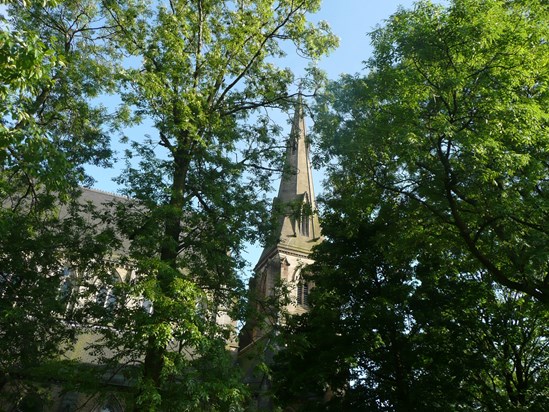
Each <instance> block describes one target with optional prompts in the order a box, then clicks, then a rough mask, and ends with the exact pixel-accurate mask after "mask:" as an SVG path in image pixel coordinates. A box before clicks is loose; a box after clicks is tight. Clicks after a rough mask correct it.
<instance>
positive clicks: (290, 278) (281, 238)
mask: <svg viewBox="0 0 549 412" xmlns="http://www.w3.org/2000/svg"><path fill="white" fill-rule="evenodd" d="M316 211H317V208H316V201H315V193H314V186H313V176H312V171H311V163H310V160H309V144H308V142H307V139H306V133H305V120H304V115H303V107H302V105H301V104H299V105H298V106H297V108H296V112H295V114H294V119H293V123H292V128H291V132H290V136H289V138H288V141H287V144H286V160H285V167H284V171H283V173H282V179H281V181H280V187H279V190H278V196H277V197H276V198H275V199H274V200H273V214H274V216H273V217H274V218H276V219H277V224H276V226H275V232H274V236H272V239H273V241H272V243H271V244H268V245H267V246H266V247H265V249H264V250H263V253H262V254H261V257H260V258H259V260H258V262H257V264H256V266H255V269H254V272H255V276H254V277H253V278H252V280H251V281H250V292H251V298H252V299H256V300H257V301H258V302H261V301H263V302H268V301H269V299H271V300H272V299H276V293H277V292H276V291H277V286H279V285H282V286H283V287H285V288H286V290H287V291H288V296H287V304H285V305H284V306H283V307H281V308H280V307H279V309H280V310H282V311H284V312H287V313H289V314H301V313H304V312H305V311H307V297H308V293H309V290H310V288H311V286H312V284H310V283H308V282H307V281H306V280H304V279H303V278H302V277H301V270H302V269H303V267H305V266H307V265H309V264H311V263H312V262H313V261H312V260H311V259H310V257H309V256H310V254H311V251H312V248H313V247H314V246H315V245H317V244H318V243H319V242H320V241H321V237H320V224H319V221H318V215H317V213H316ZM257 307H258V312H261V311H264V310H265V309H264V308H265V307H268V304H267V305H265V306H263V307H262V305H261V303H259V304H258V305H257ZM267 310H268V309H267ZM260 315H261V314H260ZM262 315H264V319H263V321H262V322H261V324H260V322H258V321H257V320H256V321H254V320H253V319H250V320H249V321H248V322H247V323H246V325H245V327H244V328H243V330H242V332H241V335H240V344H239V346H240V353H241V354H242V353H245V352H247V351H250V350H251V349H252V347H253V346H255V344H256V343H257V342H259V341H261V340H262V339H264V338H265V336H266V335H267V334H268V332H269V329H270V327H269V322H276V321H277V320H276V314H268V313H263V314H262Z"/></svg>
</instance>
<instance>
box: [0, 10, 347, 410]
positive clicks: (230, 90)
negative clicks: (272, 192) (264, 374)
mask: <svg viewBox="0 0 549 412" xmlns="http://www.w3.org/2000/svg"><path fill="white" fill-rule="evenodd" d="M319 4H320V2H319V1H318V0H300V1H289V0H280V1H274V0H254V1H249V0H238V1H217V0H215V1H214V0H195V1H169V2H168V1H165V2H164V1H160V2H158V1H150V2H149V1H141V0H135V1H134V0H127V1H95V0H86V1H67V2H24V1H22V2H13V3H12V4H10V5H9V6H8V11H9V15H10V20H9V22H8V24H9V26H6V27H5V28H4V31H3V32H2V36H3V37H2V40H3V39H4V38H6V39H7V42H3V43H1V44H2V48H1V49H0V52H1V53H2V55H1V56H0V57H2V60H1V61H0V62H1V63H2V64H4V63H5V67H3V69H5V70H3V71H2V75H3V76H4V74H5V76H6V79H7V81H4V79H2V89H1V90H0V93H2V97H4V98H5V99H4V102H5V103H2V104H4V106H3V107H2V110H3V112H2V130H1V131H2V139H3V140H4V138H5V139H6V141H7V143H6V145H4V144H3V145H2V153H1V156H2V158H1V160H2V161H3V164H2V179H4V180H2V187H1V188H0V189H1V190H3V191H4V192H2V196H3V199H4V198H8V197H9V196H10V195H11V194H13V195H14V196H15V198H16V199H20V198H25V199H26V198H29V199H31V198H32V201H29V202H23V203H21V205H23V206H24V207H22V208H20V209H18V208H17V207H15V208H13V210H12V211H11V212H10V213H14V218H13V219H12V218H11V217H10V216H8V215H3V216H2V217H3V220H2V224H3V226H2V227H3V228H6V236H5V237H3V238H2V241H4V239H5V240H6V242H10V243H9V246H10V248H7V246H8V245H7V246H6V248H5V250H4V251H2V255H1V256H2V259H3V260H6V261H7V260H9V259H13V257H14V256H16V255H18V254H20V255H24V256H26V255H29V256H32V257H33V258H35V260H33V261H32V266H29V267H28V268H26V269H25V271H23V270H22V269H21V268H20V267H19V266H15V265H13V266H4V268H6V276H5V277H6V282H4V283H3V284H2V286H3V288H4V287H5V288H7V286H8V285H10V286H11V283H10V281H9V280H10V279H11V278H10V279H8V277H10V276H11V275H12V274H13V273H15V272H17V274H18V276H21V277H24V278H25V279H30V278H31V277H32V278H33V279H34V278H36V279H37V280H36V282H30V283H29V282H27V283H25V285H27V286H28V290H27V289H25V290H24V291H23V290H20V291H19V292H17V293H18V295H17V296H20V297H22V298H23V297H24V299H27V300H28V299H30V298H31V297H32V296H41V297H42V298H43V299H44V300H46V299H47V301H48V302H47V303H48V305H49V306H47V305H46V302H42V301H40V302H37V308H40V310H43V312H42V313H43V315H44V316H40V317H38V316H34V314H33V313H30V312H28V311H27V312H25V313H22V314H21V316H19V317H18V318H17V319H15V318H13V316H15V315H13V314H14V313H18V312H17V311H16V310H15V309H14V310H11V309H10V307H9V305H8V306H6V307H4V306H3V307H2V313H3V314H6V315H9V316H11V318H10V319H12V318H13V319H15V320H13V322H11V321H10V322H11V323H10V325H12V326H13V328H14V329H13V330H15V331H17V330H19V328H22V327H24V324H25V322H24V321H23V320H31V319H32V321H33V322H35V323H37V324H40V327H43V328H50V327H49V326H47V325H46V326H44V325H42V323H43V322H45V318H48V319H55V320H56V322H57V323H56V325H57V324H58V325H59V327H62V328H65V327H66V326H67V319H66V317H70V320H71V322H74V323H71V325H72V326H74V328H73V330H69V331H68V332H70V333H69V334H68V335H67V336H66V337H65V336H64V335H61V334H59V335H58V336H59V337H58V339H57V340H52V341H51V345H50V346H51V347H52V348H56V349H55V350H54V351H53V352H51V353H50V352H45V351H42V353H41V354H40V355H41V359H42V358H44V359H51V358H52V357H53V356H54V355H55V353H57V352H62V351H63V350H64V349H66V347H65V346H60V345H59V344H60V343H61V342H65V343H67V344H68V343H70V342H71V339H73V338H74V335H75V334H78V333H81V332H83V331H84V332H86V333H88V334H90V335H84V338H85V339H88V342H87V343H88V345H87V347H86V348H80V347H79V351H81V352H79V353H88V354H90V353H91V354H92V355H93V357H94V358H95V360H96V361H99V363H101V364H103V365H105V366H107V369H106V370H100V371H99V375H100V376H103V377H104V376H108V374H110V376H111V377H112V378H114V377H115V376H116V377H117V379H124V382H126V383H127V385H126V386H127V387H129V388H130V389H128V388H126V389H123V391H126V392H131V393H130V396H128V397H127V399H129V400H128V402H133V403H134V404H135V408H136V410H147V411H150V410H155V409H159V408H162V409H164V410H172V409H174V410H175V409H177V410H229V409H231V408H233V409H238V408H239V407H240V406H239V405H241V404H242V402H243V400H244V398H245V396H246V389H245V387H244V385H243V384H242V383H241V379H240V375H239V372H238V370H237V369H236V368H234V365H233V360H232V359H231V358H230V356H229V353H228V351H226V348H225V346H226V344H227V342H228V341H229V342H230V340H231V338H230V335H231V334H234V332H235V331H234V324H233V323H228V322H227V321H226V322H225V324H221V325H220V324H219V322H217V320H219V318H222V317H225V319H227V316H226V315H232V316H233V319H237V318H238V313H237V311H238V310H239V307H237V306H236V305H237V304H239V303H241V300H242V292H243V285H242V284H241V280H240V277H239V275H240V271H241V269H242V266H243V261H242V258H241V256H240V251H241V250H242V245H243V242H246V241H250V240H255V239H258V238H259V236H260V234H259V229H263V228H264V226H266V224H265V223H264V222H266V221H268V219H266V218H265V216H266V206H267V202H266V199H265V198H264V197H263V191H264V190H265V189H267V188H268V186H269V180H270V179H269V177H270V176H269V173H270V171H271V170H272V169H273V168H276V167H278V161H279V158H280V157H281V156H280V152H281V149H282V146H283V145H282V144H281V142H280V141H278V132H279V131H280V128H279V127H278V126H276V125H273V124H272V121H271V120H270V118H269V117H268V114H267V111H265V109H281V110H286V109H288V108H290V107H292V106H293V105H294V104H295V101H296V96H297V90H296V89H297V85H296V83H298V81H297V80H299V83H300V87H301V89H302V92H303V93H305V94H306V93H308V91H311V90H314V89H315V88H316V87H317V83H318V81H319V80H320V78H321V76H320V73H319V72H318V71H317V70H316V69H315V68H314V66H313V65H311V67H310V68H309V69H308V71H307V74H306V75H305V78H303V79H295V78H294V75H293V74H292V72H291V70H289V69H287V68H280V67H278V66H277V65H276V61H277V59H278V58H280V57H283V55H284V54H285V52H284V48H288V47H289V48H291V49H293V50H295V49H296V50H297V51H298V52H299V54H300V55H302V56H304V57H305V58H307V59H310V60H311V61H312V62H314V60H316V59H317V58H318V57H320V56H321V55H323V54H325V53H326V52H327V51H328V50H329V49H331V48H333V47H334V46H335V44H336V42H337V41H336V38H335V37H334V36H333V35H332V34H331V32H330V30H329V28H328V27H327V25H326V24H325V23H318V24H316V25H314V24H311V23H309V22H308V21H307V14H308V13H312V12H315V11H316V10H318V8H319ZM13 30H14V31H13ZM284 44H286V46H284ZM107 96H110V99H111V101H116V102H117V103H116V104H117V107H116V108H112V107H111V108H109V109H107V108H105V107H103V106H101V105H100V104H96V103H97V102H98V101H100V100H106V97H107ZM126 126H141V127H134V128H131V129H128V131H127V133H126V134H127V136H125V137H124V138H123V143H124V144H127V147H128V150H127V151H126V152H125V157H126V160H127V163H126V164H127V167H126V169H125V171H124V172H123V173H122V175H121V176H120V178H119V180H118V183H119V184H120V185H121V187H123V193H124V194H125V195H128V196H130V197H131V198H132V199H133V200H132V201H130V200H126V201H123V202H119V203H118V204H112V205H103V206H101V207H99V208H98V209H95V210H94V208H93V207H92V206H91V205H80V207H82V206H83V207H84V208H86V211H85V216H87V218H86V219H84V221H79V220H78V219H77V217H78V216H82V214H81V212H80V214H79V212H78V211H75V214H74V215H71V218H68V217H67V215H65V219H64V220H62V221H59V220H58V214H57V212H58V211H59V210H62V211H65V210H70V211H72V210H73V208H78V205H77V204H76V205H72V206H71V207H68V206H67V207H65V206H63V207H61V208H60V206H61V204H62V203H63V202H64V201H65V200H70V199H73V198H75V195H74V194H73V193H74V189H75V188H76V187H77V185H79V184H85V183H89V181H90V178H88V177H86V176H85V174H84V170H85V167H84V166H85V165H86V164H96V165H99V166H104V165H107V164H108V163H109V162H111V161H112V160H113V157H112V153H111V152H110V150H109V144H110V143H111V141H112V140H113V139H114V138H115V137H117V133H118V130H121V128H123V127H126ZM2 143H4V141H3V142H2ZM23 151H25V152H23ZM34 174H36V175H37V176H36V177H35V175H34ZM15 178H18V179H19V180H21V181H22V183H21V185H20V186H16V185H14V184H13V181H14V179H15ZM27 188H28V189H29V192H27V190H26V189H27ZM12 189H13V192H9V191H11V190H12ZM8 192H9V193H8ZM29 193H30V195H32V196H30V195H29ZM42 195H48V197H47V199H48V201H49V203H47V204H45V205H44V209H37V208H35V206H36V204H35V203H33V202H36V199H38V198H40V197H41V196H42ZM76 197H77V196H76ZM29 207H30V208H31V210H32V213H33V215H32V216H38V214H40V213H41V212H40V211H41V210H45V212H44V213H45V214H46V215H47V216H48V219H45V220H43V221H41V222H40V228H39V230H38V228H36V227H34V226H32V227H31V226H30V225H31V224H30V223H28V225H29V226H28V229H29V230H27V231H25V230H22V231H21V232H20V233H16V234H17V235H19V236H18V237H17V236H15V234H14V233H12V231H13V230H14V227H12V226H10V228H8V227H7V222H8V221H11V222H13V224H14V225H21V222H20V220H18V219H15V218H16V217H17V218H19V217H20V216H21V215H24V214H25V213H27V212H28V211H29ZM2 213H8V212H4V211H3V212H2ZM35 213H36V214H35ZM63 213H64V212H63ZM40 216H43V214H40ZM4 217H5V219H4ZM5 222H6V223H5ZM69 222H73V223H75V224H77V225H78V226H75V227H72V228H71V227H66V225H67V224H68V223H69ZM8 229H9V230H8ZM31 229H32V230H31ZM90 230H91V232H89V231H90ZM8 231H10V233H8ZM64 231H68V232H69V233H71V234H73V233H74V236H65V237H63V232H64ZM42 233H45V234H46V235H47V236H50V238H51V237H52V236H55V239H54V240H55V242H50V243H47V242H49V238H48V237H41V234H42ZM8 234H9V235H10V236H8ZM79 235H81V236H79ZM88 235H89V236H88ZM97 236H98V238H97ZM30 239H32V240H33V241H34V240H36V241H37V242H38V241H40V243H39V244H38V243H37V244H34V245H32V246H30V248H31V250H32V251H31V252H27V250H28V249H27V248H26V247H27V246H25V245H24V244H22V243H20V242H22V241H24V240H30ZM57 240H60V241H61V240H62V242H57ZM46 245H47V246H48V247H49V249H48V252H46V251H43V249H44V248H45V247H46ZM94 253H96V254H94ZM67 256H70V257H71V258H73V257H74V258H75V259H76V260H73V259H68V260H67ZM80 257H81V258H82V259H80ZM106 258H108V259H106ZM48 259H54V262H53V263H51V264H50V262H49V260H48ZM85 259H88V261H87V262H88V263H89V262H92V263H93V262H95V266H93V265H91V264H86V261H85ZM98 262H104V265H101V264H99V263H98ZM97 266H101V267H97ZM115 267H118V268H119V270H118V271H117V270H115ZM64 268H66V269H67V271H68V273H69V275H70V276H69V277H70V279H65V278H64V276H65V275H66V274H67V271H64V270H63V269H64ZM120 268H122V269H123V270H120ZM64 274H65V275H64ZM43 283H47V284H48V285H49V286H48V287H49V289H47V290H46V289H45V286H43ZM59 285H65V286H66V288H67V289H70V291H69V292H66V293H65V292H64V291H61V292H60V291H59ZM61 289H63V288H61ZM2 293H4V292H3V291H2ZM66 296H69V297H70V299H71V306H70V309H71V310H70V311H68V312H65V310H66V308H67V306H64V304H65V303H67V302H66V300H67V298H66ZM23 306H24V305H23ZM48 308H51V309H48ZM25 310H27V309H25ZM48 314H49V315H50V316H49V317H48ZM50 329H51V328H50ZM65 329H66V328H65ZM69 329H70V328H69ZM38 330H41V329H37V331H38ZM48 330H49V329H48ZM54 332H55V331H54ZM68 332H67V333H68ZM2 333H7V329H4V328H3V330H2ZM54 334H55V333H51V335H52V336H53V335H54ZM92 335H93V336H94V337H93V339H91V338H89V336H92ZM21 336H23V335H21ZM46 336H49V335H46ZM98 336H99V338H98ZM80 337H81V338H82V335H80ZM233 339H234V336H233ZM10 342H11V341H10ZM14 344H15V343H14V342H11V343H8V344H7V345H6V348H4V349H5V351H4V350H3V352H2V356H4V355H5V356H6V358H9V359H12V358H13V357H12V356H11V354H10V353H8V349H9V348H11V349H9V350H13V345H14ZM10 345H11V346H10ZM50 346H48V347H50ZM35 349H36V350H38V351H40V350H41V349H40V347H39V346H37V347H36V348H35ZM86 356H87V355H86ZM29 359H30V358H29ZM12 366H13V365H8V366H6V367H5V368H4V366H3V369H2V372H3V373H4V374H5V376H6V379H8V378H10V379H12V381H14V380H15V379H16V378H15V377H13V376H12V375H10V374H11V373H12V369H11V367H12ZM107 372H108V374H107ZM74 376H75V375H74V374H73V375H71V374H70V373H67V374H65V376H59V375H56V379H60V380H63V379H65V380H69V378H68V377H71V379H72V377H74ZM121 377H122V378H121ZM80 379H81V381H80V382H77V383H76V384H73V385H72V386H70V384H71V383H70V382H65V383H64V384H65V385H66V386H68V387H70V388H71V389H72V390H76V391H79V392H83V391H84V392H85V391H90V392H92V395H93V391H94V390H96V389H98V388H99V387H98V386H94V385H90V384H89V382H87V381H86V382H85V381H84V379H83V378H82V377H81V378H80ZM73 383H74V382H73ZM108 390H112V387H111V388H110V389H108Z"/></svg>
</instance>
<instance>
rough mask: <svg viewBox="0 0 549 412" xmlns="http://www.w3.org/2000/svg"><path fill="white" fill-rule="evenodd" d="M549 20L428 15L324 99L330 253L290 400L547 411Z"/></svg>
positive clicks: (281, 362)
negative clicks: (548, 22)
mask: <svg viewBox="0 0 549 412" xmlns="http://www.w3.org/2000/svg"><path fill="white" fill-rule="evenodd" d="M548 13H549V9H548V6H547V4H546V2H542V1H536V0H533V1H499V0H487V1H482V2H477V1H470V0H453V1H450V2H448V5H435V4H432V3H430V2H419V3H417V4H416V5H415V6H414V8H413V9H411V10H404V9H401V10H399V11H398V12H397V13H395V14H394V15H393V16H392V17H391V18H390V19H389V20H388V21H387V22H386V23H385V24H384V25H383V26H380V27H378V28H377V29H376V30H374V31H373V32H372V33H371V39H372V44H373V46H374V54H373V57H372V58H371V59H369V60H368V61H367V62H366V66H367V73H366V74H364V75H355V76H343V77H342V78H341V79H340V80H338V81H336V82H333V83H332V84H331V85H330V86H329V87H328V88H327V89H326V93H324V94H322V95H321V97H320V98H319V99H318V101H317V103H318V104H317V118H316V120H317V123H316V125H315V128H316V130H317V132H318V134H319V141H320V145H321V149H320V156H321V157H323V158H324V160H325V161H326V162H327V164H328V180H327V185H326V187H327V190H328V192H327V194H326V195H325V199H324V208H325V211H324V219H323V221H322V226H323V234H324V236H325V237H326V241H325V242H324V243H323V244H322V245H320V246H319V247H318V249H317V251H316V252H315V254H314V259H315V260H316V263H315V264H314V265H313V266H312V267H311V268H310V276H311V279H314V283H315V288H314V289H313V290H312V291H311V297H310V302H311V311H310V313H309V314H307V315H305V316H303V317H301V318H298V319H291V320H289V321H288V331H287V334H285V335H283V337H282V339H283V340H284V339H287V340H288V342H287V345H288V346H287V347H286V348H284V350H282V351H281V353H280V354H279V355H278V357H277V364H276V366H275V378H274V379H273V380H274V382H278V385H279V386H278V389H277V390H276V393H277V396H278V397H279V400H280V402H281V404H282V405H292V407H294V408H299V407H301V408H302V410H314V409H315V408H316V409H318V410H364V409H367V410H379V411H415V410H417V411H420V410H425V411H426V410H441V411H442V410H463V411H465V410H487V411H488V410H490V411H508V410H539V411H541V410H544V409H546V408H547V404H546V395H547V393H546V389H545V386H546V384H547V373H546V370H547V361H548V360H549V359H548V358H547V329H546V326H545V323H544V322H545V321H544V320H543V319H546V318H547V314H548V311H547V302H548V298H549V288H548V287H549V283H548V282H549V277H548V276H547V273H548V272H547V264H548V263H547V262H548V260H547V253H548V249H547V246H546V245H547V240H548V235H549V232H548V228H547V224H546V217H547V216H546V215H547V210H548V203H547V189H548V188H547V186H546V184H547V177H548V164H547V161H546V160H547V159H546V155H547V143H548V142H549V140H548V138H547V137H548V136H547V121H548V114H547V108H548V107H549V105H548V103H549V100H548V99H549V94H548V80H549V67H548V63H549V60H548V56H549V54H548V53H547V52H548V45H547V38H548V35H549V33H548V26H547V24H546V22H547V18H548V17H549V16H548ZM319 357H320V359H319ZM327 399H330V400H329V401H327V402H326V400H327Z"/></svg>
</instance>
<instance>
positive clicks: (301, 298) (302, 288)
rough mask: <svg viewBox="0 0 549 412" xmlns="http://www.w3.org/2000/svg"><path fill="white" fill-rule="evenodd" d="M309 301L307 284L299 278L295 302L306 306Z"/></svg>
mask: <svg viewBox="0 0 549 412" xmlns="http://www.w3.org/2000/svg"><path fill="white" fill-rule="evenodd" d="M308 303H309V285H308V284H307V282H303V280H300V281H299V282H298V284H297V304H298V305H303V306H307V305H308Z"/></svg>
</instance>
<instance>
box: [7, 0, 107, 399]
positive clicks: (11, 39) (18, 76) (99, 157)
mask: <svg viewBox="0 0 549 412" xmlns="http://www.w3.org/2000/svg"><path fill="white" fill-rule="evenodd" d="M43 3H44V4H42V5H41V6H40V7H39V6H38V5H37V4H26V3H25V2H11V3H10V5H8V15H9V18H8V19H7V20H6V21H3V24H4V25H3V26H2V29H1V31H0V72H1V73H2V78H1V83H0V101H1V103H0V202H1V204H2V208H1V209H0V261H1V264H0V267H1V269H0V295H1V297H2V303H1V304H0V313H1V316H0V319H1V320H0V334H1V336H2V339H1V340H2V343H1V345H0V357H1V358H2V362H1V364H0V383H1V386H2V389H3V390H2V395H3V396H8V397H10V396H11V395H13V396H12V398H11V399H9V401H8V405H10V404H11V405H12V406H13V407H14V408H15V407H22V408H25V407H24V406H21V405H20V404H19V403H20V402H23V403H25V402H28V399H41V400H38V401H37V402H38V404H41V403H43V402H46V398H48V395H49V393H48V391H42V392H40V385H39V384H37V385H36V383H37V381H35V378H36V377H37V375H39V374H41V373H43V371H42V372H40V371H37V369H39V368H41V367H45V368H47V367H48V366H47V365H48V364H50V363H51V362H54V361H56V360H57V359H58V356H59V355H60V354H62V353H63V352H65V351H66V350H68V349H69V348H70V347H71V345H72V343H73V342H74V339H75V335H76V331H75V329H74V328H73V327H72V325H71V323H69V322H67V315H68V313H67V305H68V304H69V303H71V302H74V301H76V300H77V299H78V297H76V296H68V295H67V294H65V290H64V286H66V282H67V269H68V268H69V266H72V267H73V268H87V270H88V271H89V272H92V271H94V270H95V269H97V270H98V271H100V272H101V271H103V270H104V269H105V266H108V263H105V262H106V261H105V259H104V257H105V255H106V254H107V253H108V250H109V248H110V247H111V246H112V245H113V243H112V242H116V241H115V239H112V242H111V241H110V240H109V236H104V235H103V236H102V237H103V238H102V241H101V242H98V241H97V239H96V238H95V236H97V235H98V233H97V231H96V230H93V229H94V228H93V225H92V224H90V222H88V221H86V219H84V216H83V215H82V213H81V210H80V208H81V207H82V206H84V205H78V204H77V203H76V204H74V203H73V200H74V198H75V197H76V196H77V194H76V193H77V192H78V190H77V187H78V185H79V184H84V183H86V182H89V181H90V178H89V177H86V176H85V174H84V166H85V165H86V164H89V163H93V164H105V163H109V161H110V159H109V157H110V155H111V152H110V150H109V139H108V138H107V135H106V134H105V132H104V129H105V127H108V126H105V124H106V119H107V116H106V112H105V110H104V109H103V108H101V107H94V105H93V104H92V103H91V102H90V99H91V98H93V97H94V96H97V93H100V92H101V91H104V90H106V89H108V86H109V83H108V81H107V78H106V77H105V72H103V73H98V72H97V71H96V70H94V69H96V68H97V67H99V66H98V63H97V62H96V61H95V59H94V57H93V55H92V54H91V53H87V54H86V53H84V49H85V47H84V46H83V45H84V44H86V45H88V46H89V45H90V38H89V37H88V36H92V37H93V33H96V31H95V30H94V29H93V28H91V27H90V21H91V20H93V17H92V15H93V10H91V9H90V8H89V3H84V2H79V5H75V4H73V3H70V4H69V3H67V4H65V5H64V6H59V8H56V6H55V2H53V1H47V2H43ZM43 7H46V8H43ZM44 10H50V11H52V14H47V13H41V12H42V11H44ZM61 10H62V11H61ZM83 10H86V12H85V13H84V12H83ZM53 11H57V12H58V14H57V15H56V16H54V12H53ZM84 15H85V17H84ZM87 51H88V52H89V49H88V50H87ZM99 79H101V81H99ZM86 85H87V87H86ZM60 210H62V211H63V212H62V213H63V214H64V217H63V219H60ZM94 262H95V263H94ZM97 262H102V263H101V264H99V263H97ZM52 370H55V369H49V371H50V372H51V371H52ZM33 392H34V393H33ZM35 395H38V396H39V397H38V398H35Z"/></svg>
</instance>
